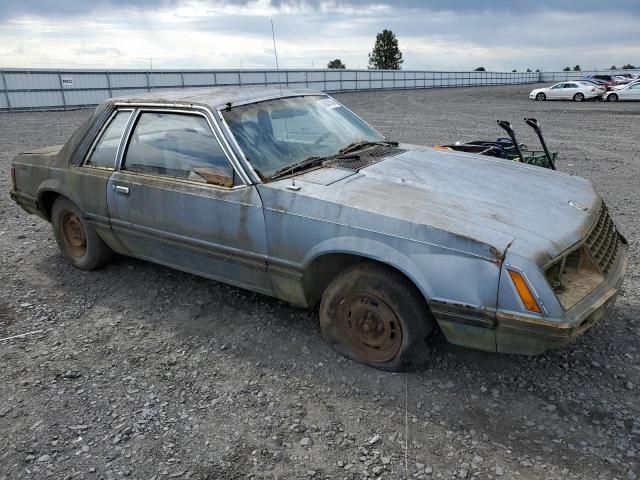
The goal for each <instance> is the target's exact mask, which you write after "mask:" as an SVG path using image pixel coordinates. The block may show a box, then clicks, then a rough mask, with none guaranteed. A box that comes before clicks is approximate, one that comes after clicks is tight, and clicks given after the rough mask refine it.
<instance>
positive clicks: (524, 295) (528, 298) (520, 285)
mask: <svg viewBox="0 0 640 480" xmlns="http://www.w3.org/2000/svg"><path fill="white" fill-rule="evenodd" d="M509 276H510V277H511V281H512V282H513V284H514V285H515V287H516V290H517V291H518V295H520V299H521V300H522V303H524V306H525V308H526V309H527V310H529V311H531V312H536V313H542V312H541V310H540V307H539V306H538V302H536V299H535V298H534V297H533V293H531V290H530V289H529V286H528V285H527V282H525V280H524V277H523V276H522V275H521V274H520V273H518V272H514V271H513V270H509Z"/></svg>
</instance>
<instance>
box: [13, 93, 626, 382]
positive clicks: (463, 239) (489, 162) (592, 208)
mask: <svg viewBox="0 0 640 480" xmlns="http://www.w3.org/2000/svg"><path fill="white" fill-rule="evenodd" d="M12 179H13V188H12V191H11V196H12V198H13V199H14V200H15V201H16V202H17V203H18V204H19V205H21V206H22V207H23V208H24V209H25V210H26V211H27V212H30V213H32V214H36V215H39V216H40V217H42V218H44V219H46V220H47V221H49V222H51V224H52V227H53V232H54V234H55V238H56V241H57V244H58V246H59V248H60V251H61V252H62V255H63V257H64V259H65V260H66V261H68V262H69V263H70V264H71V265H73V266H75V267H77V268H80V269H83V270H94V269H97V268H99V267H101V266H103V265H104V264H105V263H106V262H108V261H109V259H110V258H112V256H113V255H114V254H120V255H125V256H131V257H136V258H139V259H144V260H149V261H152V262H156V263H159V264H162V265H166V266H169V267H172V268H176V269H180V270H183V271H186V272H190V273H193V274H196V275H201V276H204V277H208V278H211V279H213V280H216V281H220V282H226V283H228V284H231V285H235V286H238V287H242V288H245V289H249V290H253V291H255V292H260V293H262V294H265V295H271V296H274V297H277V298H279V299H282V300H284V301H286V302H289V303H291V304H293V305H295V306H299V307H305V308H319V321H320V326H321V330H322V333H323V336H324V337H325V338H326V340H327V342H328V343H329V344H330V345H331V346H332V347H333V348H335V349H336V350H337V351H338V352H340V353H342V354H343V355H345V356H347V357H350V358H352V359H354V360H356V361H360V362H363V363H365V364H367V365H370V366H373V367H376V368H380V369H386V370H395V371H397V370H408V369H415V368H420V367H421V366H423V365H424V364H425V362H427V361H428V358H429V355H428V352H429V349H428V346H429V341H430V337H432V335H433V333H434V332H435V331H436V330H439V331H441V332H442V334H443V335H444V337H445V338H446V339H447V340H448V341H449V342H451V343H453V344H456V345H462V346H465V347H472V348H476V349H481V350H486V351H490V352H507V353H517V354H529V355H532V354H539V353H541V352H544V351H546V350H548V349H551V348H556V347H561V346H563V345H565V344H567V343H569V342H570V341H571V340H572V339H574V338H576V337H577V336H578V335H580V334H582V333H584V332H585V331H586V330H588V329H589V328H590V327H591V326H593V325H594V323H596V322H597V321H598V320H600V319H601V318H602V317H603V316H604V315H607V313H608V312H610V310H611V309H612V308H613V306H614V302H615V300H616V296H617V294H618V291H619V289H620V286H621V283H622V281H623V277H624V274H625V270H626V266H627V258H628V247H627V241H626V240H625V237H624V236H623V234H622V233H621V232H620V231H619V230H618V229H617V227H616V225H615V224H614V222H613V220H612V218H611V215H610V213H609V211H608V209H607V207H606V205H605V204H604V202H603V201H602V199H601V197H600V196H599V195H598V194H597V193H596V191H595V190H594V187H593V185H592V184H591V182H589V181H588V180H585V179H582V178H579V177H576V176H573V175H568V174H565V173H561V172H557V171H552V170H547V169H544V168H540V167H536V166H531V165H524V164H521V163H517V162H512V161H509V160H503V159H498V158H492V157H486V156H480V155H475V154H469V153H465V152H455V151H448V150H438V149H434V148H431V147H426V146H419V145H409V144H402V143H397V142H394V141H393V140H390V139H387V138H385V137H384V136H383V135H381V134H380V133H379V132H377V131H376V130H375V129H374V128H372V127H371V126H369V125H368V124H367V123H366V122H365V121H364V120H362V119H361V118H359V117H358V116H357V115H356V114H354V113H353V112H351V111H350V110H349V109H347V108H346V107H345V106H343V105H342V104H340V103H339V102H338V101H336V100H335V99H333V98H332V97H330V96H328V95H326V94H324V93H322V92H318V91H314V90H308V89H288V88H287V89H285V88H283V89H279V88H267V87H245V88H238V87H218V88H209V89H185V90H179V91H153V92H150V93H145V94H140V95H135V96H128V97H120V98H114V99H110V100H107V101H105V102H104V103H102V104H101V105H100V106H98V107H97V108H96V109H95V111H94V112H93V114H92V115H91V116H90V118H88V119H87V121H86V122H85V123H84V124H82V125H81V126H80V128H79V129H78V130H77V131H76V133H75V134H74V135H73V136H72V137H71V138H70V139H69V140H68V141H67V142H66V144H65V145H63V146H55V147H50V148H45V149H39V150H32V151H28V152H25V153H22V154H20V155H18V156H17V157H16V158H15V159H14V160H13V163H12Z"/></svg>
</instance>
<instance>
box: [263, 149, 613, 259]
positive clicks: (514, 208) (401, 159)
mask: <svg viewBox="0 0 640 480" xmlns="http://www.w3.org/2000/svg"><path fill="white" fill-rule="evenodd" d="M401 147H403V148H406V149H408V151H406V152H404V153H401V154H399V155H396V156H393V157H388V158H385V159H384V160H382V161H380V162H378V163H375V164H373V165H371V166H368V167H366V168H363V169H361V170H359V171H358V172H351V171H348V170H340V169H335V168H322V169H319V170H316V171H312V172H308V173H306V174H303V175H300V176H298V177H297V178H296V184H297V185H298V186H299V187H300V190H299V191H297V192H295V195H297V196H300V195H302V196H308V197H313V198H316V199H322V200H325V201H328V202H331V203H335V204H338V205H340V206H341V207H351V208H354V209H358V210H361V211H366V212H371V213H373V214H376V215H378V216H384V217H386V218H387V221H385V220H384V219H382V220H380V219H379V220H378V221H379V226H377V227H372V226H371V225H370V226H369V228H377V229H378V230H380V229H382V230H384V229H385V225H394V228H402V227H400V226H398V225H397V224H396V223H395V222H394V220H403V221H406V222H410V223H411V224H414V225H422V226H425V227H428V228H434V229H438V230H442V231H446V232H449V233H453V234H455V235H456V236H460V237H464V238H465V239H472V240H475V241H477V242H481V243H483V244H486V245H489V246H491V247H493V248H494V249H496V250H497V251H498V252H501V253H503V252H505V251H506V249H507V247H509V246H510V245H511V250H516V251H518V253H520V254H525V255H527V256H533V257H536V258H538V259H539V260H540V261H541V262H546V261H548V260H549V258H550V257H551V258H553V257H555V256H557V255H558V254H560V253H561V252H563V251H564V250H566V249H567V248H569V247H571V246H572V245H574V244H575V243H577V242H578V241H580V240H581V239H582V238H584V237H585V236H586V233H587V231H588V229H589V226H590V225H592V223H593V221H594V220H595V218H596V216H597V214H598V212H599V209H600V204H601V200H600V197H599V196H598V194H597V193H596V192H595V190H594V189H593V186H592V184H591V182H589V181H588V180H585V179H582V178H580V177H575V176H572V175H568V174H564V173H560V172H557V171H552V170H547V169H544V168H541V167H534V166H529V165H523V164H520V163H517V162H513V161H509V160H502V159H496V158H493V157H486V156H481V155H473V154H466V153H459V152H452V151H448V150H439V149H433V148H429V147H416V146H408V145H401ZM290 184H291V180H290V179H288V180H281V181H278V182H274V183H272V184H268V185H269V186H272V187H274V188H277V189H286V188H287V187H288V186H290ZM298 204H299V202H298ZM572 204H573V205H572ZM325 211H326V210H325ZM403 232H404V233H403V236H405V237H410V238H411V237H415V236H419V235H420V233H416V231H415V230H411V232H413V233H412V234H408V233H407V231H405V230H403ZM386 233H389V234H394V233H396V234H398V232H393V231H388V232H386Z"/></svg>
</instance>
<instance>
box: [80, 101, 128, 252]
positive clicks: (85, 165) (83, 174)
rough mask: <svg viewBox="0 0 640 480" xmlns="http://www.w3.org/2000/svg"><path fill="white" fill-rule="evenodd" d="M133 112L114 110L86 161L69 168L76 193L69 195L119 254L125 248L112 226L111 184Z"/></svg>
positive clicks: (89, 151) (90, 149)
mask: <svg viewBox="0 0 640 480" xmlns="http://www.w3.org/2000/svg"><path fill="white" fill-rule="evenodd" d="M132 113H133V109H132V108H128V109H122V110H116V111H114V112H113V113H112V114H111V116H110V117H109V119H108V120H107V121H106V122H105V124H104V125H103V127H102V129H101V131H100V132H98V134H97V135H96V138H95V139H94V142H93V145H92V146H91V147H90V148H89V150H88V152H87V154H86V156H85V158H84V160H83V161H82V162H80V164H79V165H72V166H70V167H69V172H70V174H71V175H72V178H73V180H72V181H73V191H72V192H69V193H68V195H69V196H70V198H71V200H72V201H73V202H74V203H76V204H77V205H78V206H79V207H80V209H81V210H82V212H83V216H84V218H85V220H87V221H88V222H89V223H91V225H92V226H93V228H94V229H95V230H96V232H97V233H98V235H100V237H101V238H102V239H103V240H104V241H105V242H106V243H107V245H109V247H111V248H112V249H113V250H116V251H120V250H121V246H120V244H119V242H118V240H117V238H116V237H115V236H114V235H113V232H112V230H111V227H110V225H109V209H108V205H107V184H108V181H109V177H110V176H111V175H112V174H113V172H114V170H115V167H116V158H117V153H118V149H119V147H120V144H121V142H122V137H123V134H124V131H125V127H126V125H127V123H128V121H129V119H130V117H131V114H132Z"/></svg>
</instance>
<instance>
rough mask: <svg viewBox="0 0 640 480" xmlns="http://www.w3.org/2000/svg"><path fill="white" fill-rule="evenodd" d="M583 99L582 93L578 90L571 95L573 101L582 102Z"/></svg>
mask: <svg viewBox="0 0 640 480" xmlns="http://www.w3.org/2000/svg"><path fill="white" fill-rule="evenodd" d="M583 100H584V93H580V92H578V93H576V94H575V95H574V96H573V101H574V102H582V101H583Z"/></svg>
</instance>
